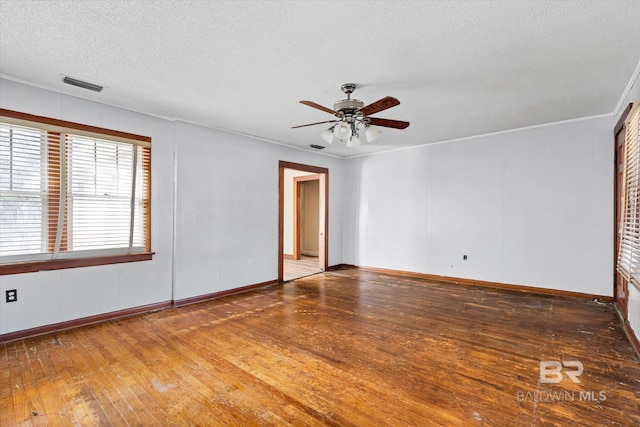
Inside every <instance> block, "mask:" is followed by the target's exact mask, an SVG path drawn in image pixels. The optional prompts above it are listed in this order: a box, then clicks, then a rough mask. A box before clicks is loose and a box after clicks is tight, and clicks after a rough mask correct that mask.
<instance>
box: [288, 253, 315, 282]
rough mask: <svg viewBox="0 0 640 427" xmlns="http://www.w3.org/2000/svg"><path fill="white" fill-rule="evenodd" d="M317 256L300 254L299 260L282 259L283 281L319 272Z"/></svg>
mask: <svg viewBox="0 0 640 427" xmlns="http://www.w3.org/2000/svg"><path fill="white" fill-rule="evenodd" d="M320 271H322V270H320V267H319V266H318V257H317V256H307V255H301V256H300V259H299V260H294V259H286V258H285V259H284V281H285V282H288V281H289V280H293V279H299V278H300V277H305V276H310V275H311V274H316V273H320Z"/></svg>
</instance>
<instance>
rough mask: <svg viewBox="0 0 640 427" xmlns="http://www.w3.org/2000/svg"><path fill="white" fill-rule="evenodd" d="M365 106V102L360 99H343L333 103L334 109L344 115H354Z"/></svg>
mask: <svg viewBox="0 0 640 427" xmlns="http://www.w3.org/2000/svg"><path fill="white" fill-rule="evenodd" d="M362 107H364V102H362V101H360V100H359V99H342V100H340V101H338V102H336V103H335V104H333V109H334V110H335V111H336V112H338V113H342V114H344V115H353V114H355V112H356V110H359V109H360V108H362Z"/></svg>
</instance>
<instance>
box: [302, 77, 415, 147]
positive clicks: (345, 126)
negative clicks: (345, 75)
mask: <svg viewBox="0 0 640 427" xmlns="http://www.w3.org/2000/svg"><path fill="white" fill-rule="evenodd" d="M355 90H356V85H355V83H345V84H343V85H342V91H343V92H344V93H346V94H347V99H342V100H340V101H338V102H336V103H335V104H333V110H332V109H330V108H327V107H323V106H322V105H320V104H316V103H315V102H312V101H300V103H301V104H304V105H308V106H309V107H312V108H316V109H318V110H321V111H325V112H327V113H329V114H333V115H334V116H336V117H337V119H336V120H326V121H324V122H316V123H309V124H306V125H299V126H293V127H292V128H291V129H296V128H301V127H305V126H315V125H321V124H325V123H335V124H334V125H333V126H331V127H330V128H329V129H327V130H325V131H323V132H322V133H321V134H320V136H321V137H322V139H324V140H325V141H327V143H329V144H332V143H333V140H334V138H335V139H338V140H341V141H346V145H347V147H356V146H358V145H360V125H362V126H363V127H364V130H365V132H364V133H365V137H366V139H367V142H371V141H373V140H374V139H376V138H377V137H378V136H379V135H380V132H381V131H380V129H378V128H377V127H376V126H381V127H387V128H394V129H405V128H406V127H408V126H409V122H403V121H401V120H390V119H379V118H377V117H370V116H371V115H372V114H375V113H378V112H380V111H384V110H386V109H388V108H391V107H395V106H396V105H399V104H400V101H398V100H397V99H396V98H394V97H392V96H386V97H384V98H382V99H380V100H378V101H376V102H374V103H371V104H369V105H366V106H365V105H364V102H362V101H360V100H359V99H351V94H352V93H353V91H355Z"/></svg>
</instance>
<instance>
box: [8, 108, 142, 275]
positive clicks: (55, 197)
mask: <svg viewBox="0 0 640 427" xmlns="http://www.w3.org/2000/svg"><path fill="white" fill-rule="evenodd" d="M15 122H19V123H18V124H16V123H15ZM65 123H66V122H65ZM27 124H30V125H32V126H28V125H25V121H24V120H11V118H9V119H7V118H6V117H0V264H5V263H14V262H25V261H43V260H55V259H64V258H74V257H87V256H107V255H123V254H132V253H141V252H149V251H150V206H149V198H150V166H151V162H150V160H151V159H150V157H151V148H150V143H149V142H146V141H137V140H127V138H123V137H119V136H117V135H116V137H113V136H112V135H103V134H99V133H95V132H90V131H86V130H80V131H78V132H75V129H67V128H65V127H64V126H51V125H50V124H41V123H27ZM114 133H115V131H114Z"/></svg>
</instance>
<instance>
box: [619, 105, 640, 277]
mask: <svg viewBox="0 0 640 427" xmlns="http://www.w3.org/2000/svg"><path fill="white" fill-rule="evenodd" d="M625 128H626V130H625V140H624V141H625V142H624V161H623V178H622V182H623V184H622V191H623V195H622V197H623V200H622V218H621V222H622V224H621V229H622V232H621V236H620V248H619V250H618V261H617V270H618V272H620V274H622V275H623V276H624V278H626V279H627V280H628V281H629V282H631V283H633V284H634V285H636V286H637V287H639V288H640V108H639V106H638V104H636V106H635V108H634V109H633V110H632V111H631V113H630V114H629V116H628V118H627V121H626V122H625Z"/></svg>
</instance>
